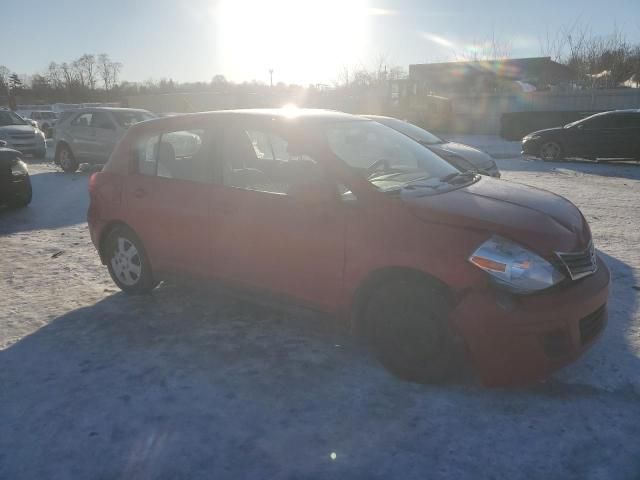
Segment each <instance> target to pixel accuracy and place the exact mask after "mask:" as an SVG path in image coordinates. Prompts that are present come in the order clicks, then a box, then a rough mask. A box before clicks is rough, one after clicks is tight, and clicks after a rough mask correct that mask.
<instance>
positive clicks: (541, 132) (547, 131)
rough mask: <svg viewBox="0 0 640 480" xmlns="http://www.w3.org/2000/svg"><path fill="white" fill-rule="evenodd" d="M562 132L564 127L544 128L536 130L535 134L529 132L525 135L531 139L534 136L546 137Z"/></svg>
mask: <svg viewBox="0 0 640 480" xmlns="http://www.w3.org/2000/svg"><path fill="white" fill-rule="evenodd" d="M563 130H564V127H554V128H545V129H544V130H536V131H535V132H531V133H529V134H528V135H527V137H531V136H534V135H548V134H550V133H558V132H562V131H563Z"/></svg>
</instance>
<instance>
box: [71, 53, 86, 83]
mask: <svg viewBox="0 0 640 480" xmlns="http://www.w3.org/2000/svg"><path fill="white" fill-rule="evenodd" d="M71 70H72V71H73V76H74V78H76V79H77V81H78V84H79V85H80V87H82V88H85V87H86V86H87V85H86V81H85V75H84V73H85V72H84V68H83V67H82V63H81V61H80V59H77V60H74V61H73V62H71Z"/></svg>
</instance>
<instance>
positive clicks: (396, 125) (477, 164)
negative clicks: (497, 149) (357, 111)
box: [363, 115, 500, 178]
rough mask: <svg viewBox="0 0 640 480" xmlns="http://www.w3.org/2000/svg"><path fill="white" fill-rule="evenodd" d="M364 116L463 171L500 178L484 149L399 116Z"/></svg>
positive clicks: (491, 159) (494, 163) (494, 164)
mask: <svg viewBox="0 0 640 480" xmlns="http://www.w3.org/2000/svg"><path fill="white" fill-rule="evenodd" d="M363 116H364V117H366V118H369V119H371V120H373V121H375V122H378V123H381V124H382V125H385V126H387V127H389V128H393V129H394V130H396V131H398V132H400V133H402V134H404V135H406V136H407V137H409V138H411V139H412V140H415V141H416V142H418V143H420V144H421V145H422V146H424V147H426V148H428V149H429V150H431V151H432V152H433V153H435V154H436V155H439V156H440V157H442V158H444V159H445V160H446V161H447V162H449V163H450V164H451V165H453V166H454V167H456V168H457V169H459V170H462V171H463V172H466V171H470V172H478V173H481V174H484V175H489V176H492V177H496V178H500V171H499V170H498V166H497V165H496V162H495V160H494V159H493V158H492V157H491V155H489V154H488V153H486V152H483V151H482V150H478V149H477V148H473V147H470V146H469V145H464V144H462V143H454V142H449V141H448V140H444V139H442V138H440V137H438V136H436V135H434V134H433V133H431V132H428V131H426V130H424V129H422V128H420V127H418V126H417V125H414V124H413V123H409V122H405V121H402V120H399V119H397V118H393V117H383V116H380V115H363Z"/></svg>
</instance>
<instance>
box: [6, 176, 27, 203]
mask: <svg viewBox="0 0 640 480" xmlns="http://www.w3.org/2000/svg"><path fill="white" fill-rule="evenodd" d="M30 189H31V179H30V178H29V175H15V176H14V175H12V176H8V175H7V176H3V177H2V178H0V204H5V203H12V202H13V201H20V200H21V199H22V198H24V197H25V196H26V195H28V194H29V190H30Z"/></svg>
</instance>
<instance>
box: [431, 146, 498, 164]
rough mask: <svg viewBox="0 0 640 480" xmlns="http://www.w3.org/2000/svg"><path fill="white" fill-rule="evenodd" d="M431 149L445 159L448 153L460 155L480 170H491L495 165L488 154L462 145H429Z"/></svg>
mask: <svg viewBox="0 0 640 480" xmlns="http://www.w3.org/2000/svg"><path fill="white" fill-rule="evenodd" d="M429 148H430V149H431V150H433V151H434V152H435V153H437V154H439V155H444V156H445V157H446V155H447V153H449V154H454V155H458V156H460V157H462V158H464V159H465V160H466V161H468V162H469V163H471V164H473V166H475V167H478V168H489V167H492V166H493V165H494V164H495V162H494V160H493V158H492V157H491V155H489V154H488V153H485V152H483V151H482V150H478V149H477V148H473V147H470V146H469V145H464V144H462V143H455V142H446V143H438V144H435V145H429Z"/></svg>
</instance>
